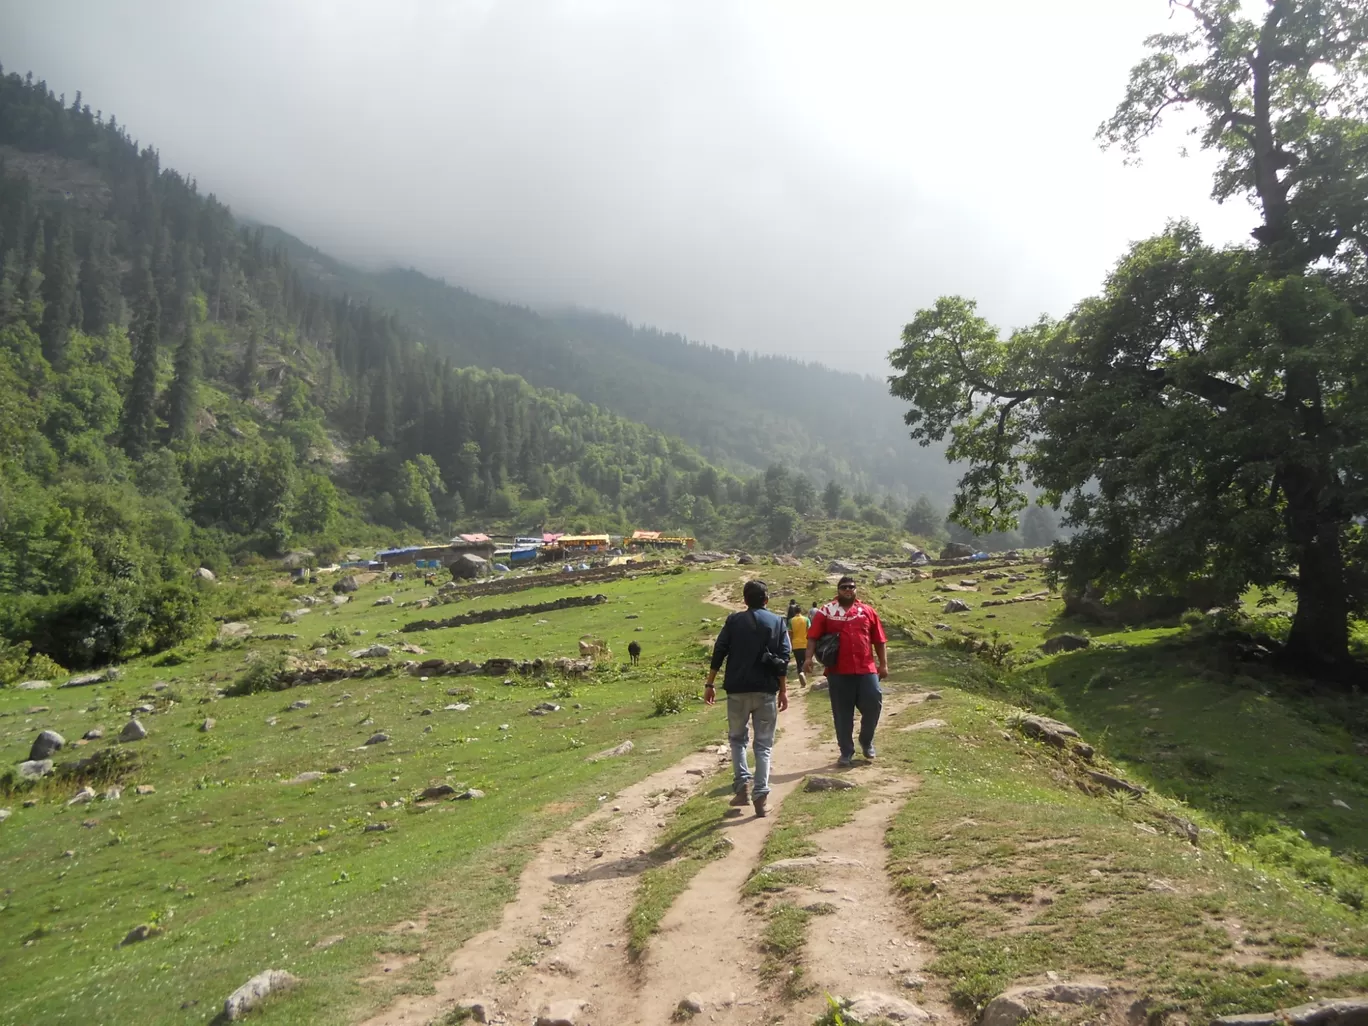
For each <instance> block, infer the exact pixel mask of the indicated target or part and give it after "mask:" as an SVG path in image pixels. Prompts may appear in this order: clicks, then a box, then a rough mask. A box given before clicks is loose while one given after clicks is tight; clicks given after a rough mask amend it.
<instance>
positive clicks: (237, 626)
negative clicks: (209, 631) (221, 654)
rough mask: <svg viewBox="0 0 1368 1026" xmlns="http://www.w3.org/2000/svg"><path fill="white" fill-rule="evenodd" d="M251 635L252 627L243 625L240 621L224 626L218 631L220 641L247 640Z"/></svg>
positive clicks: (247, 624)
mask: <svg viewBox="0 0 1368 1026" xmlns="http://www.w3.org/2000/svg"><path fill="white" fill-rule="evenodd" d="M251 633H252V625H251V624H250V623H242V622H241V621H238V620H235V621H233V622H231V623H225V624H222V625H220V627H219V629H218V636H219V640H220V641H230V640H232V639H234V638H245V637H247V636H248V635H249V634H251Z"/></svg>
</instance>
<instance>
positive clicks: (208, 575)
mask: <svg viewBox="0 0 1368 1026" xmlns="http://www.w3.org/2000/svg"><path fill="white" fill-rule="evenodd" d="M190 576H191V577H193V578H195V580H197V581H209V582H210V583H212V582H214V581H216V580H218V578H217V577H215V576H214V571H212V570H210V569H209V568H208V567H207V566H202V567H200V568H199V569H198V570H196V571H195V572H194V573H193V574H191V575H190Z"/></svg>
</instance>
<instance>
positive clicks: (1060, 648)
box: [1040, 634, 1092, 655]
mask: <svg viewBox="0 0 1368 1026" xmlns="http://www.w3.org/2000/svg"><path fill="white" fill-rule="evenodd" d="M1090 645H1092V639H1091V638H1087V637H1084V636H1083V635H1082V634H1056V635H1055V636H1054V637H1052V638H1046V639H1045V640H1044V641H1043V642H1042V643H1041V645H1040V650H1041V651H1042V652H1044V653H1045V654H1046V655H1054V654H1055V653H1057V652H1076V651H1078V650H1079V649H1083V648H1088V647H1089V646H1090Z"/></svg>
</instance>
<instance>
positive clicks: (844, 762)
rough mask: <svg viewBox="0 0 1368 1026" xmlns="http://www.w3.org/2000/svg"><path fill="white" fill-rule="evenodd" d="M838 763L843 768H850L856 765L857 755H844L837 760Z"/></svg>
mask: <svg viewBox="0 0 1368 1026" xmlns="http://www.w3.org/2000/svg"><path fill="white" fill-rule="evenodd" d="M836 765H837V766H839V767H841V769H849V768H850V767H851V766H854V765H855V756H853V755H843V756H841V757H840V758H839V759H837V760H836Z"/></svg>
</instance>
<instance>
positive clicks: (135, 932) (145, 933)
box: [119, 923, 161, 948]
mask: <svg viewBox="0 0 1368 1026" xmlns="http://www.w3.org/2000/svg"><path fill="white" fill-rule="evenodd" d="M159 933H161V930H160V929H159V928H158V927H155V926H149V925H148V924H147V923H143V924H142V925H141V926H135V927H133V929H131V930H129V931H128V932H127V933H126V934H124V939H123V940H121V941H119V947H121V948H122V947H124V946H125V945H128V944H137V943H138V942H139V941H145V940H147V939H148V938H149V937H155V936H157V934H159Z"/></svg>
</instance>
